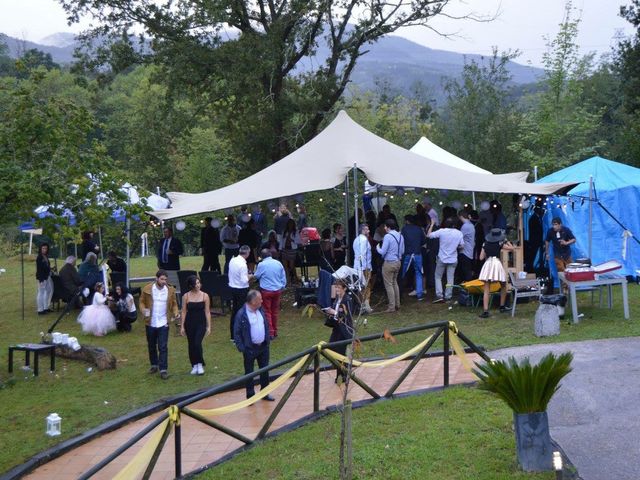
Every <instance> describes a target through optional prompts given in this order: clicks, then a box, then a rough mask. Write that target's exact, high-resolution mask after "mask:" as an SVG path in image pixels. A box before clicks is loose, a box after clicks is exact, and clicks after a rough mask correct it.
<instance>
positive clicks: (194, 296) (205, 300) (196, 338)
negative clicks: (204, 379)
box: [180, 275, 211, 375]
mask: <svg viewBox="0 0 640 480" xmlns="http://www.w3.org/2000/svg"><path fill="white" fill-rule="evenodd" d="M187 287H188V288H189V291H188V292H187V293H185V294H184V295H183V296H182V321H181V323H180V334H181V335H182V336H183V337H184V336H185V335H186V337H187V344H188V345H189V361H190V362H191V375H204V365H205V363H204V355H203V353H202V340H204V337H205V336H208V335H210V334H211V309H210V306H209V295H207V294H206V293H204V292H203V291H202V290H200V287H201V285H200V279H199V278H198V277H196V276H195V275H191V276H190V277H189V278H187Z"/></svg>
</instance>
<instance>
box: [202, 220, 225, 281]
mask: <svg viewBox="0 0 640 480" xmlns="http://www.w3.org/2000/svg"><path fill="white" fill-rule="evenodd" d="M211 221H212V218H211V217H207V218H205V219H204V228H203V229H202V230H200V248H202V257H203V263H202V271H204V272H207V271H209V270H211V271H213V272H220V259H219V255H220V254H221V253H222V242H221V241H220V232H219V231H218V229H217V228H214V227H213V226H212V225H211Z"/></svg>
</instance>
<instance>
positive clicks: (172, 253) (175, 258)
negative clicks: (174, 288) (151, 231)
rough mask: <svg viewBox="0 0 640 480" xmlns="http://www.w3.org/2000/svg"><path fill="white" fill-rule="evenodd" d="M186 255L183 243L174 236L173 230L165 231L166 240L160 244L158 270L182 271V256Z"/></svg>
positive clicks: (167, 229) (166, 228)
mask: <svg viewBox="0 0 640 480" xmlns="http://www.w3.org/2000/svg"><path fill="white" fill-rule="evenodd" d="M183 253H184V250H183V248H182V242H181V241H180V240H178V239H177V238H174V236H173V230H172V229H171V228H169V227H165V229H164V238H163V239H162V240H160V243H159V244H158V251H157V257H158V268H160V269H162V270H180V255H182V254H183Z"/></svg>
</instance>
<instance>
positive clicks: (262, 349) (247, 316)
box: [233, 290, 275, 402]
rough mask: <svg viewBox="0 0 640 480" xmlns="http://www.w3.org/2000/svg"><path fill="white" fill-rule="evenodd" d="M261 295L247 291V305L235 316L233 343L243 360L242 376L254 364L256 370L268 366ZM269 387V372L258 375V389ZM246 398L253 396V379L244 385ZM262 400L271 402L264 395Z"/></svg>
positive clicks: (265, 329) (266, 330)
mask: <svg viewBox="0 0 640 480" xmlns="http://www.w3.org/2000/svg"><path fill="white" fill-rule="evenodd" d="M261 307H262V295H260V292H259V291H257V290H249V293H247V303H246V304H244V305H243V306H242V308H241V309H240V310H238V313H237V315H236V319H235V329H234V335H233V338H234V343H235V344H236V347H237V348H238V350H239V351H240V352H242V356H243V358H244V374H245V375H247V374H249V373H252V372H253V366H254V363H255V362H256V361H257V362H258V368H264V367H266V366H267V365H269V323H268V321H267V316H266V315H265V313H264V311H263V310H262V308H261ZM267 385H269V372H263V373H261V374H260V389H262V390H264V389H265V388H267ZM245 388H246V390H247V398H250V397H253V396H254V395H255V393H256V392H255V388H254V386H253V378H251V379H249V380H247V383H246V384H245ZM263 400H267V401H269V402H273V401H274V400H275V399H274V398H273V397H272V396H271V395H266V396H265V397H263Z"/></svg>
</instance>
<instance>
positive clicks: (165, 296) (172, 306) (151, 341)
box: [140, 270, 180, 380]
mask: <svg viewBox="0 0 640 480" xmlns="http://www.w3.org/2000/svg"><path fill="white" fill-rule="evenodd" d="M140 311H141V312H142V314H143V315H144V322H145V325H146V326H145V329H146V335H147V347H148V350H149V363H151V368H149V373H156V372H158V371H160V378H162V379H163V380H166V379H167V378H169V375H168V373H167V368H168V346H167V344H168V342H169V320H171V319H177V318H179V316H180V314H179V311H178V302H177V300H176V291H175V289H174V288H173V287H171V286H170V285H167V272H166V271H165V270H158V272H157V273H156V281H155V282H153V283H150V284H148V285H145V286H144V288H143V289H142V293H141V294H140Z"/></svg>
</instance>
